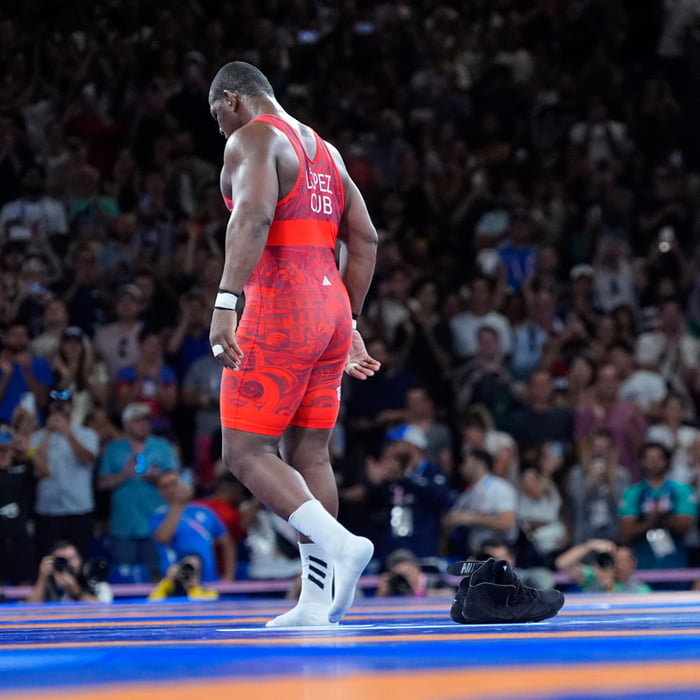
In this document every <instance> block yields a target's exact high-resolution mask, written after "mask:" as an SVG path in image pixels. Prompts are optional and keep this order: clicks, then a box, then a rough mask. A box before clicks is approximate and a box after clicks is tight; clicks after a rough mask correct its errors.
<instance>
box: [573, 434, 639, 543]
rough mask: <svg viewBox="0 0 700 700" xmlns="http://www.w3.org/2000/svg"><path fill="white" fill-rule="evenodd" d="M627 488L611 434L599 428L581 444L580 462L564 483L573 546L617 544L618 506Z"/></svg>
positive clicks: (626, 472)
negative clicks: (592, 541)
mask: <svg viewBox="0 0 700 700" xmlns="http://www.w3.org/2000/svg"><path fill="white" fill-rule="evenodd" d="M629 485H630V475H629V472H628V471H627V469H625V468H624V467H623V466H621V465H620V463H619V460H618V458H617V450H616V449H615V440H614V438H613V436H612V434H611V433H610V431H609V430H607V429H606V428H600V429H599V430H597V431H595V432H594V433H593V435H591V436H590V438H589V439H588V440H587V441H586V442H585V443H584V445H583V447H582V448H581V450H580V451H579V463H578V464H576V465H574V466H573V467H572V469H571V472H570V473H569V478H568V480H567V488H566V495H567V496H568V505H569V508H570V511H571V528H572V541H573V544H581V543H582V542H585V541H586V540H589V539H608V540H613V541H617V539H618V537H619V528H618V516H617V507H618V504H619V501H620V497H621V496H622V493H623V491H624V490H625V489H626V488H627V487H628V486H629Z"/></svg>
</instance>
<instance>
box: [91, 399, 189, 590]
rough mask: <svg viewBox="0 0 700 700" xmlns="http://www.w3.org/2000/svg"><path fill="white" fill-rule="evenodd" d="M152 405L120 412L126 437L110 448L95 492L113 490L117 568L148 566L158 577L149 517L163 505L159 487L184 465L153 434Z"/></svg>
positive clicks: (112, 538)
mask: <svg viewBox="0 0 700 700" xmlns="http://www.w3.org/2000/svg"><path fill="white" fill-rule="evenodd" d="M150 419H151V410H150V407H149V406H148V404H145V403H139V402H134V403H130V404H128V405H127V406H126V407H125V408H124V410H123V411H122V425H123V427H124V433H125V437H123V438H121V439H118V440H111V441H110V442H108V443H107V445H106V446H105V449H104V454H103V455H102V460H101V462H100V466H99V470H98V476H97V488H98V489H100V490H103V491H111V494H112V495H111V499H110V522H109V534H110V550H111V554H112V559H113V562H114V563H115V564H117V565H131V566H134V565H141V566H146V567H148V569H149V571H150V573H151V576H152V577H153V578H160V571H159V565H158V557H157V554H156V552H155V549H154V547H153V542H152V540H151V529H150V520H149V519H150V516H151V514H152V513H153V511H154V510H155V509H156V508H158V507H159V506H162V505H163V499H162V498H161V496H160V494H159V493H158V489H157V488H156V482H157V481H158V476H159V475H160V474H161V473H163V472H168V471H177V470H178V469H179V468H180V463H179V460H178V458H177V455H176V453H175V450H174V449H173V447H172V445H171V444H170V442H168V440H166V439H165V438H161V437H156V436H155V435H151V422H150Z"/></svg>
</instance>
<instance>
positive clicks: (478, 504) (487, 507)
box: [452, 474, 518, 554]
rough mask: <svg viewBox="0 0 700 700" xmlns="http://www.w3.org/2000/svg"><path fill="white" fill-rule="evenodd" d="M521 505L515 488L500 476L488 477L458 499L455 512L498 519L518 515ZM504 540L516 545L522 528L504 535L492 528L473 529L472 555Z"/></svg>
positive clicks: (471, 532) (470, 536) (454, 507)
mask: <svg viewBox="0 0 700 700" xmlns="http://www.w3.org/2000/svg"><path fill="white" fill-rule="evenodd" d="M517 504H518V493H517V491H516V490H515V488H514V487H513V485H512V484H510V483H508V482H507V481H506V480H505V479H501V477H499V476H495V475H494V474H487V475H486V476H485V477H484V478H483V479H482V480H481V481H479V482H478V483H476V484H474V486H472V487H470V488H468V489H467V490H466V491H464V493H462V494H461V495H460V496H459V497H458V498H457V500H456V502H455V504H454V506H453V507H452V510H471V511H473V512H475V513H482V514H488V515H495V514H496V513H505V512H508V511H513V512H515V510H516V508H517ZM502 537H503V538H505V539H507V540H508V542H511V543H513V542H515V540H516V539H517V537H518V528H517V527H515V526H514V527H513V528H511V530H510V531H509V532H507V533H502V532H498V531H496V530H492V529H491V528H488V527H482V526H479V525H474V526H471V527H470V528H469V535H468V538H467V540H468V546H469V551H470V552H471V553H472V554H475V553H476V552H478V551H479V550H480V549H481V544H482V543H483V542H485V541H486V540H489V539H493V538H502Z"/></svg>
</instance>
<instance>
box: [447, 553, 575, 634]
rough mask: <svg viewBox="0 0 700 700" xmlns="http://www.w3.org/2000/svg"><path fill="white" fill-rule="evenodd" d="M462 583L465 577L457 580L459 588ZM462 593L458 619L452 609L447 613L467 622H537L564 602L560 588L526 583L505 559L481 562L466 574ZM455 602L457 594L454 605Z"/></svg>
mask: <svg viewBox="0 0 700 700" xmlns="http://www.w3.org/2000/svg"><path fill="white" fill-rule="evenodd" d="M465 580H466V579H465ZM462 584H464V581H462V582H461V583H460V589H462ZM462 593H463V597H464V604H463V606H462V611H461V615H459V617H460V618H461V619H457V617H455V616H454V615H453V613H452V611H450V617H452V619H453V620H456V621H457V622H462V623H463V624H466V625H474V624H493V623H503V622H508V623H512V622H538V621H539V620H545V619H547V618H548V617H553V616H554V615H556V614H557V613H558V612H559V610H561V608H562V606H563V605H564V596H563V595H562V593H561V592H560V591H557V590H555V589H553V588H551V589H544V588H532V587H530V586H526V585H525V584H524V583H523V582H522V581H521V580H520V579H519V578H518V577H517V576H516V574H515V572H514V571H513V569H512V568H511V566H510V564H509V563H508V562H507V561H504V560H500V561H496V560H495V559H488V560H487V561H485V562H483V564H482V566H480V567H478V568H477V569H476V571H474V572H473V573H472V574H471V575H470V576H469V579H468V584H467V586H465V587H464V590H463V591H462ZM458 595H459V591H458ZM455 604H456V598H455V603H453V606H452V607H453V608H454V607H455Z"/></svg>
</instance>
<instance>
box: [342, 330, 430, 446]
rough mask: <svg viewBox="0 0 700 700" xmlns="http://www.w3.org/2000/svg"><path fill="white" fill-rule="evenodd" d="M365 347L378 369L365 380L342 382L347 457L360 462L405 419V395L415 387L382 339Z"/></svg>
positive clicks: (375, 339)
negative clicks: (343, 384) (344, 389)
mask: <svg viewBox="0 0 700 700" xmlns="http://www.w3.org/2000/svg"><path fill="white" fill-rule="evenodd" d="M365 345H366V346H367V352H368V353H369V354H370V356H371V357H374V358H375V359H376V360H377V362H380V363H381V368H380V369H379V370H378V371H377V372H375V374H374V376H373V377H371V378H370V379H369V380H367V381H364V382H363V381H360V380H358V379H350V380H347V379H346V380H345V381H346V382H347V385H346V386H347V398H346V403H345V416H346V421H347V435H348V445H349V446H350V448H351V449H350V452H349V454H348V458H351V459H360V460H364V458H365V455H366V454H371V455H373V456H375V457H376V456H377V455H379V453H380V452H381V450H382V447H383V443H384V436H385V433H386V431H387V428H389V427H391V426H395V425H397V424H399V423H401V422H402V421H403V420H404V419H405V413H404V411H405V406H406V395H407V394H408V391H409V389H411V388H412V387H414V386H417V385H418V380H417V378H416V377H414V376H413V374H411V373H410V372H408V371H407V370H404V369H402V368H400V367H399V366H397V364H396V361H395V358H394V357H393V356H392V355H391V354H390V353H389V351H388V348H387V344H386V342H385V341H384V340H383V339H382V338H371V339H368V340H367V341H366V343H365ZM363 448H364V449H363Z"/></svg>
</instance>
